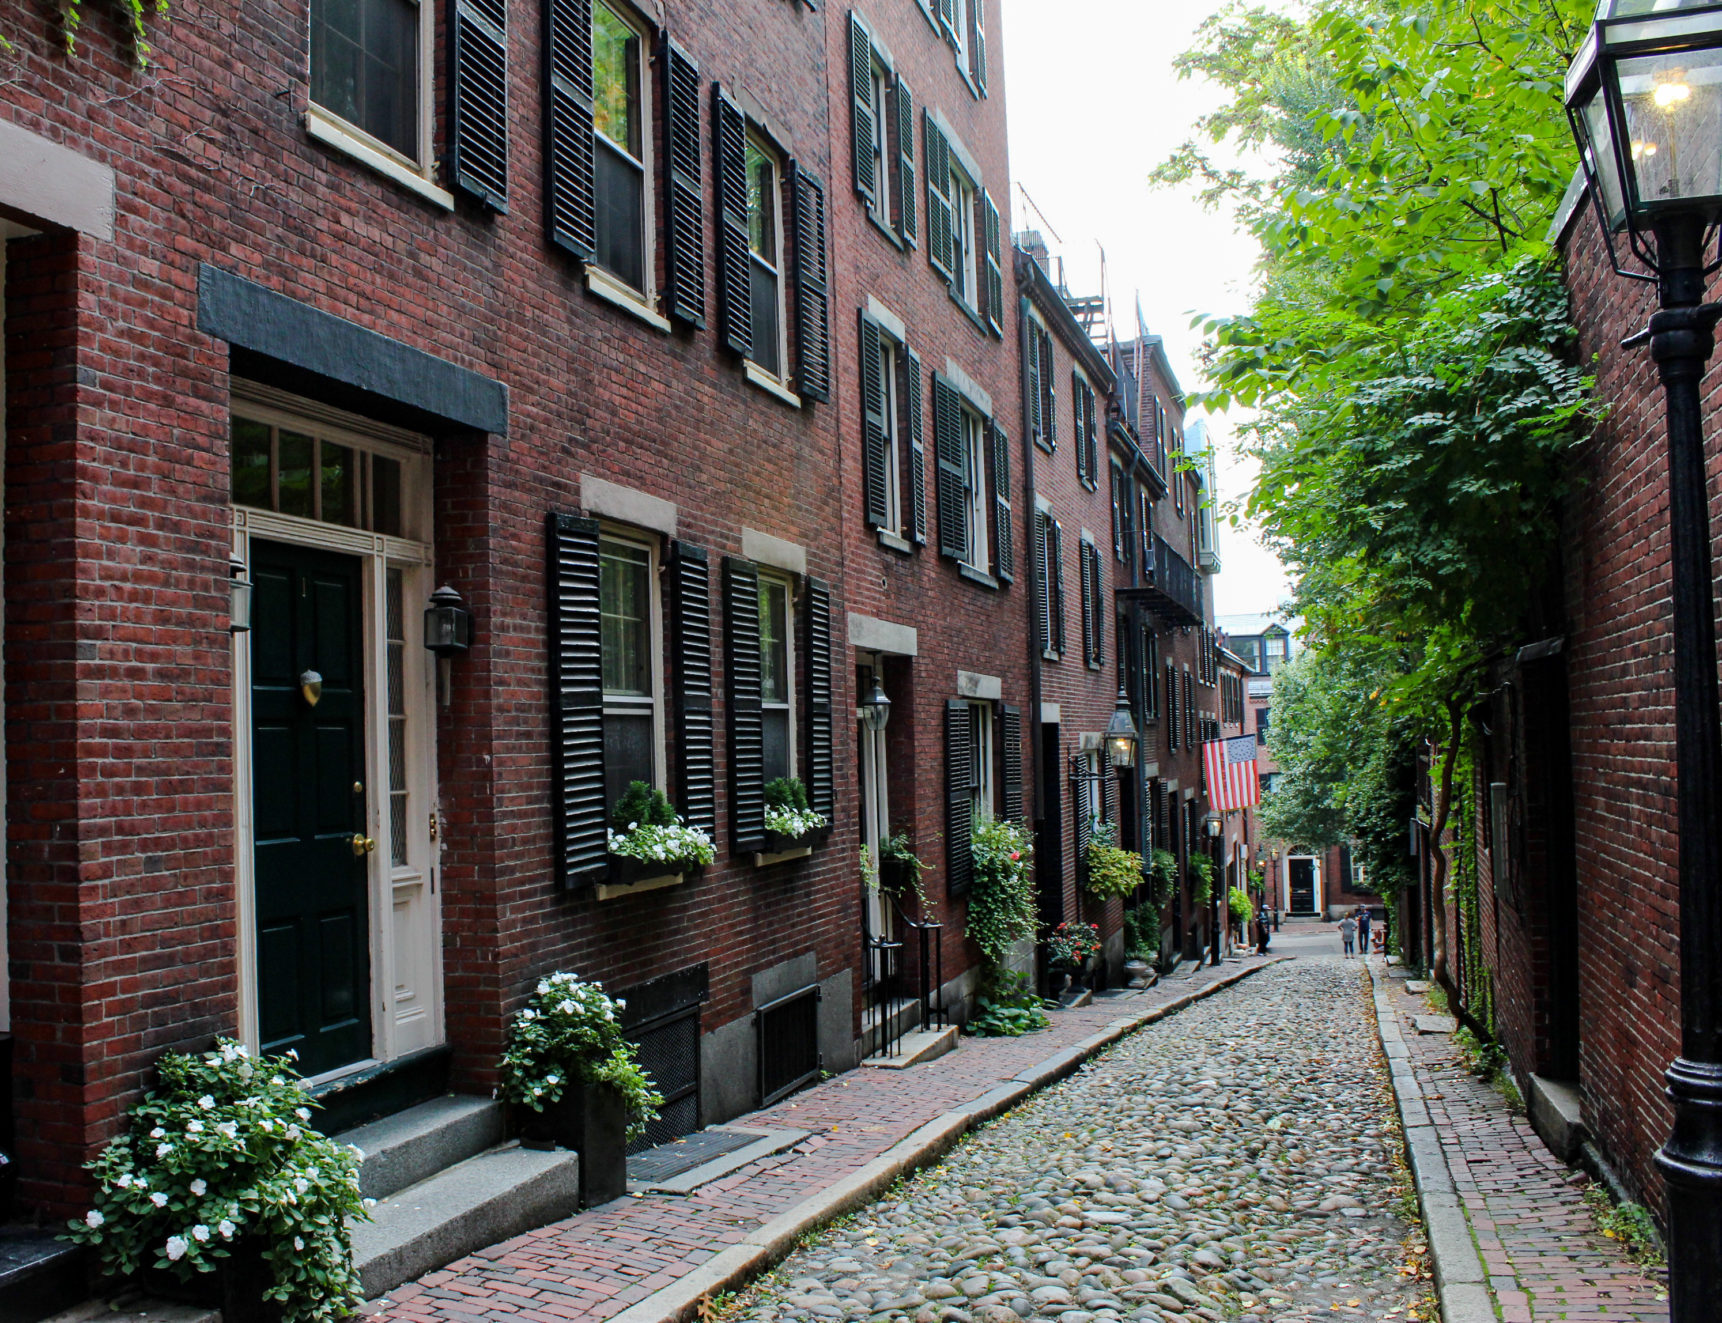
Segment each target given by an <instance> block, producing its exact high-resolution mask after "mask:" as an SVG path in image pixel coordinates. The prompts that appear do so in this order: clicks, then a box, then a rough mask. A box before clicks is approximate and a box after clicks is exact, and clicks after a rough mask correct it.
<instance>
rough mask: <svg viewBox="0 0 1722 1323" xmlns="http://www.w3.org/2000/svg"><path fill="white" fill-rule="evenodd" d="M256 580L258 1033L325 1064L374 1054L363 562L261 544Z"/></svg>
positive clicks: (267, 1046) (313, 1068)
mask: <svg viewBox="0 0 1722 1323" xmlns="http://www.w3.org/2000/svg"><path fill="white" fill-rule="evenodd" d="M251 581H252V582H253V583H254V584H255V585H256V592H255V599H254V606H253V610H252V628H251V787H252V821H253V823H254V826H255V838H256V879H257V1012H258V1024H259V1026H260V1034H259V1037H260V1039H261V1046H262V1049H263V1051H265V1052H285V1051H287V1050H288V1049H289V1048H294V1049H297V1051H298V1053H299V1068H300V1070H301V1071H303V1072H304V1073H305V1074H307V1075H315V1074H319V1073H321V1072H323V1071H327V1070H332V1069H334V1068H335V1067H337V1066H342V1065H345V1064H347V1063H348V1062H351V1061H358V1060H362V1059H363V1058H365V1057H368V1056H370V1055H371V1007H370V935H369V926H368V924H367V922H366V915H365V908H366V907H365V893H366V863H367V860H368V858H369V856H368V855H366V854H363V853H360V852H359V849H356V848H355V839H354V838H355V837H357V838H358V842H359V847H360V848H362V847H363V845H364V842H365V836H364V830H365V817H366V815H365V786H364V777H365V732H364V721H365V703H364V670H363V665H362V657H363V637H362V629H361V626H360V599H361V591H360V575H359V561H358V560H357V559H356V558H354V557H352V556H342V555H337V554H335V553H333V552H326V551H311V550H306V549H304V548H300V547H289V546H283V545H281V544H279V543H274V542H260V541H253V542H252V544H251ZM319 688H320V692H318V690H319ZM313 696H315V698H316V701H315V702H314V703H313V702H312V701H311V700H312V697H313Z"/></svg>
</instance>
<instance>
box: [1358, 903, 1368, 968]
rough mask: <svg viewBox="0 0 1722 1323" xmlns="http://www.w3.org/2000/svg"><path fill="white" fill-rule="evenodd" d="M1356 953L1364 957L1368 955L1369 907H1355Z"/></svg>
mask: <svg viewBox="0 0 1722 1323" xmlns="http://www.w3.org/2000/svg"><path fill="white" fill-rule="evenodd" d="M1357 953H1358V954H1359V955H1365V956H1366V955H1368V954H1369V907H1368V906H1367V905H1359V906H1358V907H1357Z"/></svg>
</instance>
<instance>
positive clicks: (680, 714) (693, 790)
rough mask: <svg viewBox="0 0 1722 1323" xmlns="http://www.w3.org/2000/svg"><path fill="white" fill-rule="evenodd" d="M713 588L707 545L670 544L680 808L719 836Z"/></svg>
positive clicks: (693, 823) (673, 695)
mask: <svg viewBox="0 0 1722 1323" xmlns="http://www.w3.org/2000/svg"><path fill="white" fill-rule="evenodd" d="M711 612H712V586H711V567H710V564H709V557H707V555H706V549H705V548H704V547H696V546H693V545H692V544H690V543H687V542H674V543H671V544H670V654H671V656H672V658H673V659H674V679H673V682H672V686H671V690H670V701H671V703H672V704H673V705H674V709H675V711H674V718H675V723H676V744H677V746H678V750H679V752H680V755H681V756H680V758H679V759H678V760H677V767H676V808H677V809H678V810H679V811H680V813H681V815H682V817H683V818H684V819H686V821H687V823H688V825H689V826H691V827H699V828H700V829H702V830H703V831H706V832H709V833H711V834H712V835H713V836H714V837H715V836H716V834H717V729H716V725H715V719H714V716H713V711H712V615H711Z"/></svg>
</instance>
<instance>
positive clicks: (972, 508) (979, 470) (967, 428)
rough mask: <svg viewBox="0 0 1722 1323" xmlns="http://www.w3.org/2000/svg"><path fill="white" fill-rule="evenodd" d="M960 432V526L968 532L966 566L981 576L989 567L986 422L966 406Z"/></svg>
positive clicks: (990, 504) (963, 409)
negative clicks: (961, 510) (961, 479)
mask: <svg viewBox="0 0 1722 1323" xmlns="http://www.w3.org/2000/svg"><path fill="white" fill-rule="evenodd" d="M962 429H963V523H964V525H965V527H966V529H967V532H968V544H969V556H968V564H969V565H970V566H971V567H972V568H974V569H977V570H980V571H981V572H982V573H987V572H989V571H990V569H991V567H992V552H991V545H990V540H989V537H988V528H987V526H988V524H989V523H990V522H991V520H990V518H989V516H990V514H991V512H992V499H991V497H990V496H989V494H988V492H987V428H986V420H985V419H983V418H982V417H981V416H980V414H978V413H976V412H975V411H974V410H973V409H971V408H969V407H968V405H967V404H966V403H965V404H964V405H963V406H962Z"/></svg>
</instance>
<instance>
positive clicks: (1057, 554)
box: [1049, 519, 1064, 657]
mask: <svg viewBox="0 0 1722 1323" xmlns="http://www.w3.org/2000/svg"><path fill="white" fill-rule="evenodd" d="M1049 554H1050V555H1051V557H1052V647H1053V650H1054V651H1055V652H1057V653H1058V655H1059V656H1060V657H1062V656H1064V525H1062V524H1060V523H1059V522H1058V520H1056V519H1054V520H1053V521H1052V547H1051V550H1050V553H1049Z"/></svg>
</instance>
